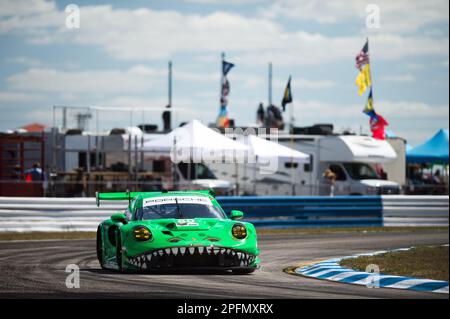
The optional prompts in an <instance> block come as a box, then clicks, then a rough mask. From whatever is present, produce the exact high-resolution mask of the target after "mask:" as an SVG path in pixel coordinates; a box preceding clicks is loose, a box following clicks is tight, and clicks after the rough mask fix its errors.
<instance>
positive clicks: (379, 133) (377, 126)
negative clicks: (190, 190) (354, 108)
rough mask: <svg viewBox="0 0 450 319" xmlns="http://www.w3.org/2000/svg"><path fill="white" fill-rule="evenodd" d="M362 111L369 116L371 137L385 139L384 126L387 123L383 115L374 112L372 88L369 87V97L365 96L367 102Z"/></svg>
mask: <svg viewBox="0 0 450 319" xmlns="http://www.w3.org/2000/svg"><path fill="white" fill-rule="evenodd" d="M363 112H364V113H365V114H366V115H367V116H369V117H370V122H369V123H370V130H371V132H372V136H373V138H375V139H378V140H385V139H386V134H385V127H386V126H388V125H389V123H388V122H387V121H386V120H385V119H384V117H382V116H381V115H379V114H377V112H375V107H374V103H373V92H372V88H370V93H369V97H368V98H367V103H366V106H365V107H364V110H363Z"/></svg>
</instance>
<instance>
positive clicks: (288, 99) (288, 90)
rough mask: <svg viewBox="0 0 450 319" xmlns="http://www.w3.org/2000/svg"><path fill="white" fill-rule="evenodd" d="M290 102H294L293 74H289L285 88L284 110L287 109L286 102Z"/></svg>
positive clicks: (282, 103)
mask: <svg viewBox="0 0 450 319" xmlns="http://www.w3.org/2000/svg"><path fill="white" fill-rule="evenodd" d="M288 103H292V91H291V76H289V80H288V83H287V85H286V88H285V89H284V94H283V100H282V101H281V106H282V107H283V112H284V111H286V104H288Z"/></svg>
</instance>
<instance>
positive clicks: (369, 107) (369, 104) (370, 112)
mask: <svg viewBox="0 0 450 319" xmlns="http://www.w3.org/2000/svg"><path fill="white" fill-rule="evenodd" d="M363 112H364V113H365V114H367V115H368V116H370V118H372V117H374V116H376V115H377V114H376V113H375V108H374V107H373V93H372V88H370V92H369V97H368V98H367V103H366V107H365V108H364V110H363Z"/></svg>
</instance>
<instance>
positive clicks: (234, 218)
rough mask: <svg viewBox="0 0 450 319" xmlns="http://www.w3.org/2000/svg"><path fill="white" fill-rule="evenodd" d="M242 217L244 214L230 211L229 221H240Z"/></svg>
mask: <svg viewBox="0 0 450 319" xmlns="http://www.w3.org/2000/svg"><path fill="white" fill-rule="evenodd" d="M243 217H244V213H243V212H241V211H239V210H232V211H231V219H233V220H236V219H242V218H243Z"/></svg>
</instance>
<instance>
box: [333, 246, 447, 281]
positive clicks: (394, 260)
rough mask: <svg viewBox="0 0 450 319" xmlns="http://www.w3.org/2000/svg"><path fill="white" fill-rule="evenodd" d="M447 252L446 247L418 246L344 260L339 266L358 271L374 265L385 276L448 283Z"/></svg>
mask: <svg viewBox="0 0 450 319" xmlns="http://www.w3.org/2000/svg"><path fill="white" fill-rule="evenodd" d="M448 251H449V248H448V246H434V247H428V246H420V247H416V248H413V249H410V250H407V251H395V252H389V253H386V254H380V255H376V256H361V257H358V258H353V259H344V260H342V261H341V263H340V264H341V266H343V267H347V268H352V269H356V270H360V271H365V270H366V267H367V265H370V264H374V265H378V267H379V268H380V273H382V274H386V275H397V276H406V277H414V278H423V279H435V280H444V281H448V266H449V265H448V263H449V260H448V258H449V256H448Z"/></svg>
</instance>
